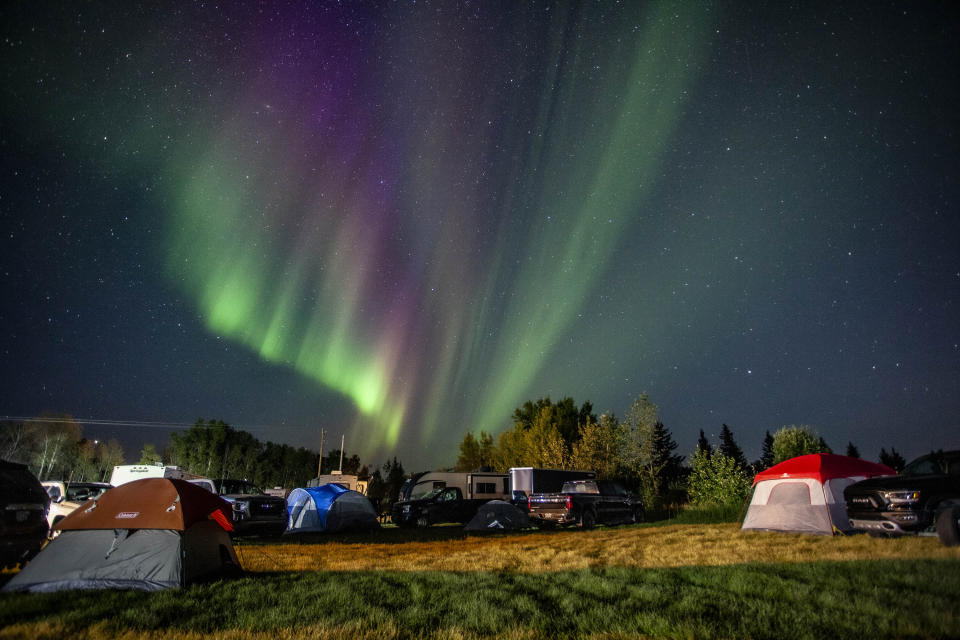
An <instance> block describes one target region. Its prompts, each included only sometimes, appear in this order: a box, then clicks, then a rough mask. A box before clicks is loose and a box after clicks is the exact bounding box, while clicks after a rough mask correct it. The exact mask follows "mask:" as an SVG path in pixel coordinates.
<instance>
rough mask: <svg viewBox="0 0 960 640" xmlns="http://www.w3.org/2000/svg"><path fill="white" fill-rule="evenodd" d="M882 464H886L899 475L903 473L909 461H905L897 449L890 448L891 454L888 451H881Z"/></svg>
mask: <svg viewBox="0 0 960 640" xmlns="http://www.w3.org/2000/svg"><path fill="white" fill-rule="evenodd" d="M880 464H885V465H887V466H888V467H890V468H891V469H893V470H894V471H896V472H897V473H900V472H901V471H903V468H904V467H905V466H907V461H906V460H904V459H903V456H902V455H900V453H899V452H897V450H896V449H894V448H893V447H890V453H887V451H886V449H883V448H881V449H880Z"/></svg>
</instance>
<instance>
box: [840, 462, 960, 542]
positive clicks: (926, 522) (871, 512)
mask: <svg viewBox="0 0 960 640" xmlns="http://www.w3.org/2000/svg"><path fill="white" fill-rule="evenodd" d="M843 496H844V499H845V501H846V503H847V515H848V517H849V518H850V526H852V527H853V528H854V529H860V530H863V531H867V532H868V533H871V534H874V535H894V536H896V535H905V534H917V533H923V532H927V533H932V532H933V531H934V527H936V530H937V533H938V534H939V535H940V540H941V541H942V542H943V543H944V544H948V545H955V544H957V543H958V532H957V519H958V515H960V451H937V452H933V453H929V454H927V455H925V456H921V457H919V458H917V459H916V460H914V461H913V462H911V463H910V464H908V465H907V466H906V467H904V469H903V471H902V472H901V473H900V475H898V476H885V477H880V478H871V479H869V480H863V481H862V482H857V483H856V484H852V485H850V486H849V487H847V488H846V489H844V491H843Z"/></svg>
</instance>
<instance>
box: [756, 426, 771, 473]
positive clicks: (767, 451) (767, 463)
mask: <svg viewBox="0 0 960 640" xmlns="http://www.w3.org/2000/svg"><path fill="white" fill-rule="evenodd" d="M759 466H760V468H759V469H758V471H763V470H764V469H769V468H770V467H772V466H773V436H772V435H770V432H769V431H767V435H766V436H764V438H763V447H762V448H761V449H760V465H759Z"/></svg>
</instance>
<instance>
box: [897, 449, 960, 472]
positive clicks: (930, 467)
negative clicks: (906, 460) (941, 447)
mask: <svg viewBox="0 0 960 640" xmlns="http://www.w3.org/2000/svg"><path fill="white" fill-rule="evenodd" d="M900 475H904V476H933V475H951V476H957V475H960V452H951V453H950V454H945V453H942V452H937V453H931V454H929V455H925V456H922V457H920V458H917V459H916V460H914V461H913V462H911V463H910V464H908V465H907V466H906V467H904V469H903V472H902V473H901V474H900Z"/></svg>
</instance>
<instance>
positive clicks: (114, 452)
mask: <svg viewBox="0 0 960 640" xmlns="http://www.w3.org/2000/svg"><path fill="white" fill-rule="evenodd" d="M97 462H98V467H99V468H98V470H97V473H98V477H97V480H100V481H101V482H102V481H103V480H104V479H105V478H108V477H109V476H110V474H111V473H112V472H113V468H114V467H116V466H117V465H121V464H123V463H124V458H123V447H121V446H120V443H119V442H117V440H116V439H115V438H110V439H109V440H107V441H106V443H103V442H101V443H99V445H98V447H97Z"/></svg>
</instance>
